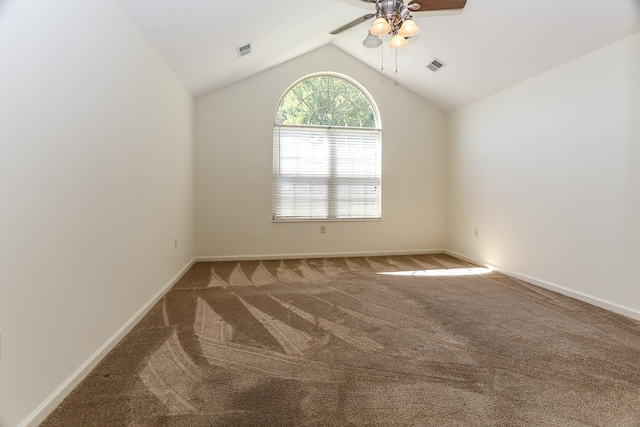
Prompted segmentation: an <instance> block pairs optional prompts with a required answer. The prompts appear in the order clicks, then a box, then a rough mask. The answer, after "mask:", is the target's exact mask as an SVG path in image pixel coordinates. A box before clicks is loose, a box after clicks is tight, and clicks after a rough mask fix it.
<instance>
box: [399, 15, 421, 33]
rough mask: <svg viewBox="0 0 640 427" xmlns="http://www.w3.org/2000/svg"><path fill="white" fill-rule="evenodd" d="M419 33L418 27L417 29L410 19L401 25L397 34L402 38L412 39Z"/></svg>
mask: <svg viewBox="0 0 640 427" xmlns="http://www.w3.org/2000/svg"><path fill="white" fill-rule="evenodd" d="M419 32H420V27H418V25H417V24H416V23H415V22H413V20H412V19H407V20H406V21H404V22H403V23H402V27H400V30H399V31H398V34H400V35H401V36H402V37H412V36H415V35H416V34H418V33H419Z"/></svg>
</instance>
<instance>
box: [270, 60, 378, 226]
mask: <svg viewBox="0 0 640 427" xmlns="http://www.w3.org/2000/svg"><path fill="white" fill-rule="evenodd" d="M323 76H329V77H334V78H338V79H342V80H344V81H346V82H347V83H349V84H351V85H353V86H354V87H355V88H357V89H358V90H359V91H360V92H361V94H362V95H364V97H365V98H366V100H367V101H368V103H369V105H370V107H371V110H372V111H373V114H374V119H375V127H373V128H372V127H347V126H323V125H320V126H318V125H289V124H279V123H277V117H278V112H279V111H280V108H281V105H282V102H283V100H284V99H285V97H286V96H287V94H289V92H290V91H291V90H292V89H294V88H295V87H296V86H297V85H298V84H300V83H301V82H303V81H304V80H307V79H310V78H315V77H323ZM283 133H284V134H285V136H284V137H293V136H291V135H290V134H295V133H299V134H300V135H303V136H304V137H308V138H312V139H314V138H315V137H317V138H319V139H323V138H324V141H323V142H318V143H316V142H317V141H315V140H314V141H313V142H312V143H308V144H307V145H308V146H309V145H314V146H315V147H321V150H322V149H326V150H328V151H330V153H327V154H325V155H327V156H328V157H329V158H330V159H331V160H330V161H329V168H330V169H332V170H326V167H327V165H323V164H322V162H315V161H313V160H311V161H310V163H319V165H318V166H319V169H318V168H317V167H316V166H310V168H309V173H308V174H307V175H306V178H305V180H306V181H307V182H308V184H309V187H308V188H309V190H308V191H309V192H312V191H313V190H314V189H315V190H318V191H320V192H322V191H324V192H325V193H326V194H324V195H322V194H320V197H319V198H318V201H319V202H322V203H324V204H325V205H326V211H325V212H324V213H318V212H317V211H316V213H310V214H309V215H301V214H299V213H294V212H293V211H292V210H289V211H288V212H283V209H284V206H283V203H285V200H284V199H286V197H285V196H283V192H282V185H283V184H284V185H286V180H282V179H281V178H282V177H283V176H286V171H283V169H286V167H284V168H283V167H282V159H281V155H282V150H281V138H282V137H283V136H282V135H283ZM336 135H337V137H336ZM345 135H352V136H356V135H357V136H359V138H360V139H358V138H354V140H353V144H351V145H352V146H353V145H357V141H359V142H360V144H361V146H364V147H365V148H364V151H362V152H360V153H366V154H367V155H368V156H372V155H373V156H374V158H375V164H374V163H373V162H371V163H370V164H369V163H365V164H364V165H363V166H362V165H361V169H363V170H365V171H366V172H359V173H360V174H357V175H356V176H355V177H353V176H352V177H349V176H348V175H349V174H348V173H347V174H346V175H345V174H344V173H343V174H336V172H335V169H336V168H339V162H338V161H337V160H336V159H337V158H336V157H335V151H336V147H338V145H336V144H338V143H339V142H340V141H339V139H340V138H344V137H345ZM371 137H373V139H375V142H374V143H373V145H370V144H371ZM336 138H337V139H336ZM334 139H335V140H334ZM307 142H308V141H307ZM273 144H274V151H273V177H272V202H273V206H272V221H273V222H300V221H376V220H380V219H382V126H381V121H380V114H379V111H378V108H377V105H376V104H375V102H374V101H373V98H372V97H371V95H370V94H369V93H368V92H367V90H366V89H365V88H364V87H362V85H360V84H359V83H357V82H356V81H354V80H353V79H351V78H349V77H347V76H345V75H342V74H338V73H332V72H321V73H314V74H310V75H307V76H304V77H303V78H301V79H299V80H297V81H296V82H294V83H293V84H292V85H291V86H289V88H287V90H286V91H285V92H284V93H283V95H282V97H281V98H280V101H279V102H278V107H277V109H276V115H275V118H274V139H273ZM322 147H324V148H322ZM308 150H311V152H313V154H312V155H311V156H309V155H308V157H310V158H313V159H317V158H319V157H322V153H320V154H319V155H318V154H317V152H316V151H314V150H316V148H313V149H311V148H309V149H308ZM347 151H348V148H347ZM352 165H353V164H352ZM372 166H373V169H374V170H373V171H372ZM311 169H314V170H311ZM321 169H323V170H321ZM356 169H357V165H356ZM352 172H358V171H357V170H356V171H352ZM372 173H373V175H371V174H372ZM291 176H292V177H295V176H300V175H299V174H296V173H293V174H291ZM354 179H355V180H356V181H360V182H364V183H363V184H360V187H358V185H357V184H356V185H353V186H352V184H350V183H349V181H351V183H353V180H354ZM293 181H295V180H293ZM314 182H318V183H319V185H317V186H315V187H314V185H313V184H314ZM298 185H300V183H299V182H298ZM321 187H324V190H321ZM372 188H373V190H372ZM341 189H342V190H343V191H344V189H349V190H358V191H359V192H360V194H362V193H365V194H366V196H363V197H362V199H360V201H361V202H362V203H361V205H371V200H370V199H371V194H373V196H375V201H374V208H373V210H372V211H371V212H370V213H367V214H358V212H357V211H356V212H353V213H351V214H347V215H344V214H342V213H341V212H340V203H339V194H340V190H341ZM372 191H373V193H372ZM343 194H344V193H343ZM278 206H281V209H280V211H279V210H278V209H279V207H278ZM351 206H357V204H356V205H351ZM363 209H364V210H367V208H363ZM354 210H357V209H355V208H354ZM369 210H371V209H369Z"/></svg>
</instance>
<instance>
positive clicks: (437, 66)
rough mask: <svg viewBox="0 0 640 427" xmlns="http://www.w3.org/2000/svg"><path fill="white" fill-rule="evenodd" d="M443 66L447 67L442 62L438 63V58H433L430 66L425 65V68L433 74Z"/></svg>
mask: <svg viewBox="0 0 640 427" xmlns="http://www.w3.org/2000/svg"><path fill="white" fill-rule="evenodd" d="M445 65H447V64H445V63H444V62H442V61H440V60H439V59H438V58H433V61H431V64H429V65H427V68H428V69H430V70H431V71H433V72H434V73H435V72H436V71H438V70H439V69H440V68H442V67H444V66H445Z"/></svg>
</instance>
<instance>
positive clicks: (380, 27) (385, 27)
mask: <svg viewBox="0 0 640 427" xmlns="http://www.w3.org/2000/svg"><path fill="white" fill-rule="evenodd" d="M389 31H391V25H389V23H388V22H387V20H386V19H384V18H378V19H376V20H375V21H373V24H372V25H371V28H370V29H369V32H370V33H371V34H373V35H374V36H381V35H383V34H388V33H389Z"/></svg>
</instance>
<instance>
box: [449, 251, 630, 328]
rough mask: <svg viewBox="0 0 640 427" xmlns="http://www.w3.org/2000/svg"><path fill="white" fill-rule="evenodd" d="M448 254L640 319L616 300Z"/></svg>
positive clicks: (462, 256) (463, 256)
mask: <svg viewBox="0 0 640 427" xmlns="http://www.w3.org/2000/svg"><path fill="white" fill-rule="evenodd" d="M444 252H445V253H446V254H449V255H451V256H454V257H456V258H460V259H462V260H465V261H468V262H470V263H472V264H476V265H480V266H483V267H488V268H491V269H492V270H495V271H498V272H500V273H503V274H506V275H507V276H510V277H514V278H516V279H520V280H522V281H524V282H527V283H530V284H532V285H535V286H539V287H541V288H545V289H549V290H550V291H554V292H558V293H559V294H562V295H566V296H568V297H571V298H575V299H577V300H580V301H582V302H586V303H588V304H591V305H595V306H596V307H600V308H604V309H605V310H609V311H612V312H614V313H618V314H622V315H623V316H627V317H630V318H631V319H635V320H640V311H638V310H635V309H633V308H630V307H626V306H624V305H621V304H617V303H615V302H611V301H608V300H605V299H602V298H598V297H594V296H592V295H589V294H586V293H584V292H580V291H576V290H574V289H570V288H566V287H564V286H560V285H557V284H555V283H551V282H548V281H546V280H542V279H538V278H535V277H531V276H528V275H526V274H521V273H518V272H515V271H511V270H507V269H505V268H502V267H500V266H496V265H492V264H489V263H487V262H484V261H480V260H477V259H473V258H471V257H468V256H466V255H463V254H460V253H458V252H454V251H449V250H445V251H444Z"/></svg>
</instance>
